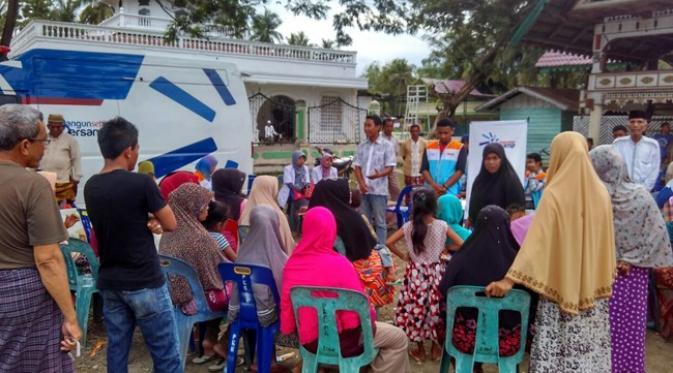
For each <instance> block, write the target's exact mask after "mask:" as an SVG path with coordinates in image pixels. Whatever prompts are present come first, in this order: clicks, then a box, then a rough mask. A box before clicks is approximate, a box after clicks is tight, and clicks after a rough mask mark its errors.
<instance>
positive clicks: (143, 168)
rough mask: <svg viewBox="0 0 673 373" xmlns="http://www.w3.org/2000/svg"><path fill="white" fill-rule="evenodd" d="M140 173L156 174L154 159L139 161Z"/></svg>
mask: <svg viewBox="0 0 673 373" xmlns="http://www.w3.org/2000/svg"><path fill="white" fill-rule="evenodd" d="M138 173H139V174H143V175H149V176H154V163H152V161H142V162H140V163H138Z"/></svg>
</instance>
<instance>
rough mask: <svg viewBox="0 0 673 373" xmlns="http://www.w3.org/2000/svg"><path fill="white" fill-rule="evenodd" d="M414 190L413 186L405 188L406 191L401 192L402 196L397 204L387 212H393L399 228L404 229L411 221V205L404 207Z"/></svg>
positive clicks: (389, 207) (388, 208)
mask: <svg viewBox="0 0 673 373" xmlns="http://www.w3.org/2000/svg"><path fill="white" fill-rule="evenodd" d="M413 190H414V187H413V185H408V186H405V187H404V189H402V191H401V192H400V196H399V197H397V202H396V203H395V205H394V206H388V207H387V208H386V212H393V213H395V216H396V217H397V228H398V229H399V228H402V225H404V223H406V222H408V221H409V216H410V213H411V204H409V206H404V205H403V203H404V200H405V198H407V196H408V195H409V194H411V192H412V191H413Z"/></svg>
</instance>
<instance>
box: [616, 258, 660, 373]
mask: <svg viewBox="0 0 673 373" xmlns="http://www.w3.org/2000/svg"><path fill="white" fill-rule="evenodd" d="M649 273H650V270H649V269H647V268H639V267H633V266H632V267H631V270H630V271H629V273H628V275H619V276H618V277H617V279H616V281H615V284H614V285H613V287H612V298H610V330H611V332H612V372H613V373H645V327H646V325H645V324H646V323H647V285H648V282H649V278H650V276H649Z"/></svg>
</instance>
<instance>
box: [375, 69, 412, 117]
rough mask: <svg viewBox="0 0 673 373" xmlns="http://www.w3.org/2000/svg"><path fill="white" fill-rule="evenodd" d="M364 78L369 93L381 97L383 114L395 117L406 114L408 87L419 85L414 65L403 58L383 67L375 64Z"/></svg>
mask: <svg viewBox="0 0 673 373" xmlns="http://www.w3.org/2000/svg"><path fill="white" fill-rule="evenodd" d="M364 76H365V77H366V78H367V82H368V83H369V92H371V93H374V94H376V95H379V96H381V106H382V107H381V109H382V110H383V112H385V113H387V114H389V115H393V116H398V115H402V114H404V109H405V107H404V106H405V101H406V94H407V87H408V86H409V85H413V84H419V79H418V78H417V76H416V74H415V67H414V65H412V64H410V63H409V62H407V60H405V59H401V58H397V59H394V60H392V61H390V62H389V63H387V64H386V65H383V66H381V65H380V64H379V63H377V62H374V63H372V64H370V65H369V66H367V68H366V69H365V73H364Z"/></svg>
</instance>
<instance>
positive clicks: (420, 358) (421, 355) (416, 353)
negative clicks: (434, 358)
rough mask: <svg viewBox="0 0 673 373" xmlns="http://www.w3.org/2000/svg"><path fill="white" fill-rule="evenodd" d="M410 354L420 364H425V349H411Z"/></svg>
mask: <svg viewBox="0 0 673 373" xmlns="http://www.w3.org/2000/svg"><path fill="white" fill-rule="evenodd" d="M409 356H411V358H412V359H414V360H416V362H417V363H418V364H423V363H424V362H425V349H416V350H409Z"/></svg>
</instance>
